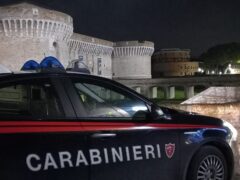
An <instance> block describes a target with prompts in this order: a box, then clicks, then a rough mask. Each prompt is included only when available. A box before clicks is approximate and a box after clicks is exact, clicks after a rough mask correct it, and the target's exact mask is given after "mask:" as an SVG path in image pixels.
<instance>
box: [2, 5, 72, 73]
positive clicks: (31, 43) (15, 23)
mask: <svg viewBox="0 0 240 180" xmlns="http://www.w3.org/2000/svg"><path fill="white" fill-rule="evenodd" d="M72 33H73V24H72V18H71V17H70V16H68V15H66V14H63V13H59V12H56V11H52V10H47V9H44V8H41V7H38V6H35V5H31V4H27V3H21V4H16V5H11V6H3V7H0V40H1V43H0V59H1V60H0V63H1V64H4V65H5V66H7V67H9V68H10V69H12V70H19V69H20V68H21V66H22V64H23V63H24V62H25V61H26V60H28V59H35V60H37V61H40V60H42V59H43V58H44V57H45V56H56V57H57V58H59V59H60V60H61V61H62V63H63V64H64V65H67V63H68V61H69V53H68V47H67V42H68V41H69V39H70V37H71V35H72ZM16 61H17V62H18V63H15V62H16Z"/></svg>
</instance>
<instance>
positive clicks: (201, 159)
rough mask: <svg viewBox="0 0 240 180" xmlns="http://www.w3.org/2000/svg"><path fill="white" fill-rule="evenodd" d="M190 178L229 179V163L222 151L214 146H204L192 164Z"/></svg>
mask: <svg viewBox="0 0 240 180" xmlns="http://www.w3.org/2000/svg"><path fill="white" fill-rule="evenodd" d="M188 180H227V164H226V160H225V157H224V155H223V154H222V152H221V151H220V150H219V149H217V148H216V147H213V146H204V147H202V148H201V149H200V150H199V151H198V152H197V154H196V155H195V156H194V158H193V160H192V162H191V164H190V167H189V173H188Z"/></svg>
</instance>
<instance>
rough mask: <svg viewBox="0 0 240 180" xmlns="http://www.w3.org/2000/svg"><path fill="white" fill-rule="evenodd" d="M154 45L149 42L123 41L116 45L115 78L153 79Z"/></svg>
mask: <svg viewBox="0 0 240 180" xmlns="http://www.w3.org/2000/svg"><path fill="white" fill-rule="evenodd" d="M153 51H154V43H152V42H148V41H142V42H141V41H121V42H116V43H114V51H113V61H112V64H113V78H116V79H118V78H122V79H148V78H152V73H151V56H152V54H153Z"/></svg>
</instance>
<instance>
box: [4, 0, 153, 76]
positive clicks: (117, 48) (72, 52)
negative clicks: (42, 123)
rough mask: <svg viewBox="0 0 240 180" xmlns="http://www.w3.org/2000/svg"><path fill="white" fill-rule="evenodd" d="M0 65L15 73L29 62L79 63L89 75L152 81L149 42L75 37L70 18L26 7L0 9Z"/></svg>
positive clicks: (151, 49) (34, 7)
mask: <svg viewBox="0 0 240 180" xmlns="http://www.w3.org/2000/svg"><path fill="white" fill-rule="evenodd" d="M0 40H1V43H0V64H3V65H5V66H7V67H8V68H9V69H11V70H14V71H17V70H19V69H20V68H21V66H22V65H23V63H24V62H26V60H29V59H33V60H36V61H38V62H40V61H41V60H42V59H43V58H44V57H46V56H55V57H57V58H58V59H59V60H60V61H61V62H62V64H63V65H64V66H65V67H67V66H68V64H69V62H71V61H72V60H76V59H79V60H80V61H82V62H84V64H86V66H87V67H88V68H89V71H90V72H91V74H94V75H99V76H103V77H107V78H151V56H152V54H153V51H154V44H153V43H152V42H147V41H144V42H139V41H122V42H111V41H106V40H103V39H99V38H95V37H90V36H86V35H82V34H77V33H74V30H73V19H72V17H71V16H69V15H67V14H64V13H61V12H57V11H54V10H49V9H45V8H42V7H39V6H36V5H33V4H29V3H20V4H14V5H8V6H2V7H0Z"/></svg>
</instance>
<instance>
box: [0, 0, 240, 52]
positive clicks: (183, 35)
mask: <svg viewBox="0 0 240 180" xmlns="http://www.w3.org/2000/svg"><path fill="white" fill-rule="evenodd" d="M15 2H20V1H17V0H1V2H0V5H1V4H2V5H3V4H6V3H15ZM28 2H35V3H37V4H39V5H42V6H44V7H46V8H50V9H54V10H58V11H62V12H65V13H67V14H69V15H71V16H72V17H73V19H74V31H75V32H78V33H82V34H86V35H91V36H95V37H99V38H103V39H106V40H111V41H119V40H149V41H153V42H155V48H156V49H160V48H176V47H178V48H190V49H192V54H193V55H195V56H197V55H199V54H201V53H202V52H204V51H206V50H207V49H208V48H209V47H211V46H214V45H217V44H222V43H228V42H240V1H239V0H68V1H67V0H48V1H47V0H32V1H31V0H30V1H28Z"/></svg>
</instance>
